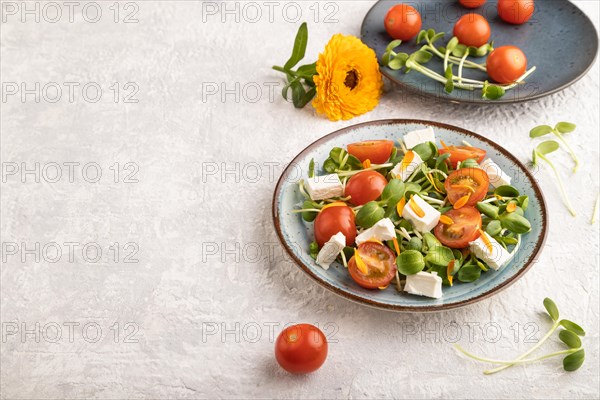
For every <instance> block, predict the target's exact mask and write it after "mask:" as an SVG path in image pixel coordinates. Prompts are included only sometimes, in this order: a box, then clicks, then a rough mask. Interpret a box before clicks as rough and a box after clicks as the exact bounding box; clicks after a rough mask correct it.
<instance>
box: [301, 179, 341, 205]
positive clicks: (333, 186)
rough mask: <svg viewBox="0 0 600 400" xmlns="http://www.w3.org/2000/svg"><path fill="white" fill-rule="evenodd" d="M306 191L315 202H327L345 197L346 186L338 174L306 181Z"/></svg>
mask: <svg viewBox="0 0 600 400" xmlns="http://www.w3.org/2000/svg"><path fill="white" fill-rule="evenodd" d="M306 190H307V191H308V195H309V196H310V198H311V199H313V200H325V199H330V198H332V197H342V196H343V195H344V186H343V185H342V182H341V181H340V178H339V176H337V174H331V175H323V176H315V177H312V178H308V179H307V180H306Z"/></svg>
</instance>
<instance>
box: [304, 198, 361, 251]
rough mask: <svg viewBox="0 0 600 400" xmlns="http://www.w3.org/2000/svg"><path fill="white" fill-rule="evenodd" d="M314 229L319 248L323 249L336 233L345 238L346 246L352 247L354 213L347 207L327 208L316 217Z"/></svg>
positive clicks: (354, 227)
mask: <svg viewBox="0 0 600 400" xmlns="http://www.w3.org/2000/svg"><path fill="white" fill-rule="evenodd" d="M314 228H315V239H316V241H317V243H318V244H319V247H323V245H324V244H325V243H327V241H329V239H331V237H332V236H333V235H336V234H337V233H338V232H342V233H343V234H344V236H346V246H352V245H353V244H354V239H356V224H355V222H354V211H353V210H352V209H351V208H350V207H348V206H338V207H328V208H326V209H324V210H322V211H321V212H320V213H319V215H317V218H316V219H315V225H314Z"/></svg>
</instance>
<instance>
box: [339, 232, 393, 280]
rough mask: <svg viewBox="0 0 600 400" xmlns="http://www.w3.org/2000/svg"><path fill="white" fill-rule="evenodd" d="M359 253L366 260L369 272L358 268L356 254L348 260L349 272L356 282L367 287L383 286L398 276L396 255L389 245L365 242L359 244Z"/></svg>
mask: <svg viewBox="0 0 600 400" xmlns="http://www.w3.org/2000/svg"><path fill="white" fill-rule="evenodd" d="M357 251H358V255H359V256H360V258H361V259H362V261H364V264H365V266H366V269H367V271H368V272H367V273H366V274H365V273H363V272H362V271H361V270H359V269H358V265H357V263H356V256H353V257H352V258H351V259H350V261H349V262H348V272H350V276H351V277H352V279H354V281H355V282H356V283H358V284H359V285H360V286H362V287H364V288H365V289H377V288H382V287H385V286H387V285H389V284H390V282H391V281H392V279H394V277H395V276H396V256H395V255H394V253H392V251H391V250H390V249H389V248H388V247H387V246H384V245H382V244H379V243H375V242H364V243H361V245H360V246H358V250H357Z"/></svg>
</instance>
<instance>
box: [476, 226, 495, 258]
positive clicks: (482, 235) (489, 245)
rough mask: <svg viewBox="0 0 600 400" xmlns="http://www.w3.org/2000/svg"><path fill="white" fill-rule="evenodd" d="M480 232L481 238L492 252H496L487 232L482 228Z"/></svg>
mask: <svg viewBox="0 0 600 400" xmlns="http://www.w3.org/2000/svg"><path fill="white" fill-rule="evenodd" d="M479 233H480V234H481V240H483V243H485V247H487V249H488V251H489V252H490V254H492V253H493V252H494V246H492V242H491V241H490V238H489V237H488V235H487V233H485V232H484V231H483V230H481V229H480V230H479Z"/></svg>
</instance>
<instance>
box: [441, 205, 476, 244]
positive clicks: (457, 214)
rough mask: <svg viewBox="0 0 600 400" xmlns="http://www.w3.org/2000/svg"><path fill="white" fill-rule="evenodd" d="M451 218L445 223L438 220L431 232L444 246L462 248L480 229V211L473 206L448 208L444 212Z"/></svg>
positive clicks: (474, 237) (473, 238)
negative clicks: (448, 209) (449, 222)
mask: <svg viewBox="0 0 600 400" xmlns="http://www.w3.org/2000/svg"><path fill="white" fill-rule="evenodd" d="M444 215H445V216H446V217H448V218H450V219H451V220H452V223H451V224H449V225H447V224H443V223H442V222H440V223H439V224H437V226H436V227H435V229H434V231H433V233H434V234H435V237H436V238H438V240H439V241H440V242H442V244H443V245H444V246H447V247H450V248H451V249H464V248H465V247H467V246H468V245H469V243H470V242H472V241H473V240H475V239H477V238H478V237H479V229H481V224H482V221H481V213H480V212H479V210H477V209H476V208H475V207H463V208H461V209H459V210H450V211H448V212H447V213H445V214H444Z"/></svg>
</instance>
